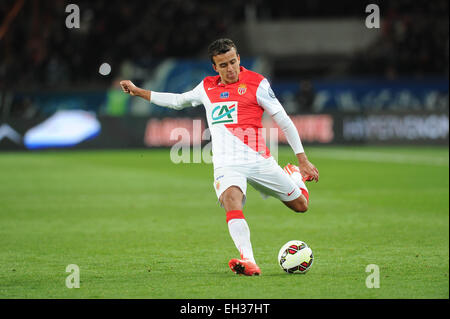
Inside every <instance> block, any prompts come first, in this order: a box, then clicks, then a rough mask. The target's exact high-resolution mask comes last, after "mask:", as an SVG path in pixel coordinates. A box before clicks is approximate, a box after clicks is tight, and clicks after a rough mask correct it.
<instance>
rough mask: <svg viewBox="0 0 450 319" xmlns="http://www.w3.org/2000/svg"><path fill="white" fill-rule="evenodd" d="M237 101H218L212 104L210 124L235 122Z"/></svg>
mask: <svg viewBox="0 0 450 319" xmlns="http://www.w3.org/2000/svg"><path fill="white" fill-rule="evenodd" d="M237 108H238V102H235V101H232V102H219V103H214V104H213V109H212V111H211V118H212V121H211V124H220V123H237Z"/></svg>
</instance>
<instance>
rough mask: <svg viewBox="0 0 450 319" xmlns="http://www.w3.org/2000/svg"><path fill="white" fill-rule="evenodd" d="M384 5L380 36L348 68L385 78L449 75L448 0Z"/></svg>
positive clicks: (401, 0)
mask: <svg viewBox="0 0 450 319" xmlns="http://www.w3.org/2000/svg"><path fill="white" fill-rule="evenodd" d="M387 4H388V5H387V6H386V7H385V8H384V10H383V12H382V14H383V24H382V26H381V31H382V36H381V37H380V38H379V39H378V40H377V41H376V42H375V43H373V44H372V45H371V46H370V47H368V48H366V49H365V50H364V51H362V52H359V54H358V55H357V56H356V57H355V59H354V60H353V63H352V67H351V72H352V73H354V74H358V75H359V74H361V75H379V76H383V77H387V78H391V79H393V78H398V77H401V76H407V77H422V76H433V75H438V76H443V75H447V76H448V70H449V65H448V58H449V56H448V53H449V51H448V50H449V16H448V1H447V0H433V1H411V0H397V1H389V2H387Z"/></svg>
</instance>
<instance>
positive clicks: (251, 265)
mask: <svg viewBox="0 0 450 319" xmlns="http://www.w3.org/2000/svg"><path fill="white" fill-rule="evenodd" d="M214 173H215V174H214V175H215V180H216V181H215V186H216V187H215V188H216V193H217V196H218V198H219V202H220V204H221V206H222V207H223V208H224V209H225V211H226V221H227V225H228V230H229V233H230V236H231V238H232V240H233V242H234V244H235V246H236V248H237V249H238V251H239V254H240V256H241V259H231V260H230V262H229V266H230V268H231V270H232V271H233V272H235V273H237V274H244V275H247V276H252V275H259V274H260V273H261V271H260V269H259V267H258V266H257V265H256V262H255V258H254V256H253V249H252V244H251V241H250V229H249V227H248V224H247V221H246V220H245V217H244V214H243V211H242V209H243V204H244V203H245V194H244V192H245V191H246V187H247V180H246V178H245V177H244V176H243V175H240V174H239V173H237V172H230V171H227V170H217V171H215V172H214Z"/></svg>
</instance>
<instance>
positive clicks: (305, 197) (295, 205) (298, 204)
mask: <svg viewBox="0 0 450 319" xmlns="http://www.w3.org/2000/svg"><path fill="white" fill-rule="evenodd" d="M283 171H284V172H285V173H286V174H287V175H288V176H289V177H290V179H291V180H292V181H293V182H294V183H295V185H297V187H298V188H299V189H300V191H301V193H302V196H299V197H297V198H296V199H295V200H292V201H283V203H284V204H285V205H286V206H287V207H289V208H291V209H292V210H294V211H295V212H300V213H304V212H306V211H307V210H308V204H309V192H308V188H307V187H306V185H305V178H303V176H302V175H301V173H300V170H299V169H298V167H297V166H295V165H292V164H287V165H286V166H285V167H284V168H283Z"/></svg>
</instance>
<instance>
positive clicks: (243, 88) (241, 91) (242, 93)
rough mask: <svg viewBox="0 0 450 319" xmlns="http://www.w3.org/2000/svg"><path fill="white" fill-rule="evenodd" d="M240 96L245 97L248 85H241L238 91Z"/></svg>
mask: <svg viewBox="0 0 450 319" xmlns="http://www.w3.org/2000/svg"><path fill="white" fill-rule="evenodd" d="M237 91H238V93H239V95H244V94H245V92H247V85H246V84H240V85H239V87H238V89H237Z"/></svg>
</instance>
